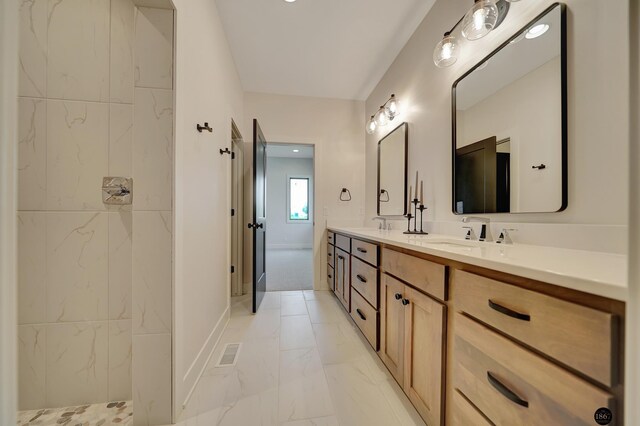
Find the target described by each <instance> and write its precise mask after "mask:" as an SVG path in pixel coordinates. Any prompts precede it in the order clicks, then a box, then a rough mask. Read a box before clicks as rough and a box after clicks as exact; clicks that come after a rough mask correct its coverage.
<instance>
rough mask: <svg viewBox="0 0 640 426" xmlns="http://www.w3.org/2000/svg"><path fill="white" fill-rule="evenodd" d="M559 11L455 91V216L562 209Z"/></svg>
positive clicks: (559, 8)
mask: <svg viewBox="0 0 640 426" xmlns="http://www.w3.org/2000/svg"><path fill="white" fill-rule="evenodd" d="M565 50H566V49H565V17H564V6H563V5H560V4H555V5H553V6H551V7H550V8H549V9H547V11H545V12H544V13H543V14H542V15H541V16H539V17H538V18H536V19H535V20H534V21H532V22H531V23H529V24H528V25H527V26H526V27H524V28H523V29H522V30H521V31H519V32H518V33H517V34H515V35H514V36H513V37H512V38H511V39H510V40H509V41H508V42H507V43H505V44H504V45H502V46H501V47H500V48H498V49H497V50H496V51H494V52H493V53H492V54H491V55H490V56H489V57H488V58H486V59H485V60H483V61H482V62H480V63H479V64H478V65H476V66H475V67H474V68H473V69H472V70H471V71H469V72H468V73H467V74H465V75H464V76H462V77H461V78H460V79H459V80H458V81H457V82H456V83H454V86H453V105H454V110H453V120H454V135H453V144H454V145H453V149H454V155H455V161H454V169H455V170H454V175H453V179H454V186H453V189H454V194H453V211H454V212H455V213H457V214H468V213H523V212H555V211H560V210H563V209H564V208H565V207H566V81H565V75H566V54H565Z"/></svg>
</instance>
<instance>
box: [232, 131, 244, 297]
mask: <svg viewBox="0 0 640 426" xmlns="http://www.w3.org/2000/svg"><path fill="white" fill-rule="evenodd" d="M243 144H244V140H243V139H242V134H241V133H240V130H239V129H238V126H237V125H236V123H235V121H234V120H233V119H231V208H232V209H234V210H235V211H234V215H233V216H232V217H231V241H230V249H229V250H230V253H231V265H232V266H233V267H234V272H233V273H232V274H231V283H230V286H231V296H242V295H243V294H244V293H245V292H244V291H243V288H244V255H243V254H244V253H243V250H244V226H245V217H244V150H243Z"/></svg>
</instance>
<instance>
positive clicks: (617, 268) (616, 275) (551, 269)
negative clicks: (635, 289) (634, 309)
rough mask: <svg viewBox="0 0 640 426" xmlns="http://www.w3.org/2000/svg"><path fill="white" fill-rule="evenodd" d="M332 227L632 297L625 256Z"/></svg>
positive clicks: (545, 279) (613, 295)
mask: <svg viewBox="0 0 640 426" xmlns="http://www.w3.org/2000/svg"><path fill="white" fill-rule="evenodd" d="M329 230H330V231H334V232H338V233H343V234H349V235H351V236H354V237H360V238H365V239H369V240H374V241H378V242H381V243H385V244H389V245H395V246H398V247H402V248H406V249H409V250H414V251H418V252H422V253H426V254H430V255H433V256H439V257H443V258H447V259H451V260H454V261H458V262H463V263H467V264H470V265H475V266H480V267H483V268H487V269H493V270H496V271H501V272H505V273H508V274H512V275H517V276H521V277H525V278H530V279H533V280H537V281H542V282H546V283H549V284H555V285H558V286H562V287H567V288H571V289H574V290H578V291H583V292H585V293H591V294H596V295H599V296H604V297H608V298H611V299H616V300H621V301H626V300H627V256H625V255H620V254H612V253H601V252H594V251H586V250H573V249H564V248H557V247H544V246H533V245H526V244H510V245H502V244H497V243H495V242H490V243H484V242H476V241H473V242H469V241H465V240H464V239H460V238H455V237H450V236H447V235H435V234H429V235H405V234H403V233H402V231H398V230H392V231H382V230H377V229H373V228H340V227H329ZM443 241H444V243H443ZM448 242H451V243H452V244H450V243H448ZM456 243H459V244H460V245H457V244H456Z"/></svg>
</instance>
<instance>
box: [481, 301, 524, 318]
mask: <svg viewBox="0 0 640 426" xmlns="http://www.w3.org/2000/svg"><path fill="white" fill-rule="evenodd" d="M489 307H490V308H491V309H493V310H494V311H497V312H500V313H501V314H503V315H506V316H508V317H511V318H515V319H519V320H521V321H531V316H530V315H527V314H521V313H520V312H516V311H514V310H512V309H509V308H506V307H504V306H502V305H498V304H497V303H495V302H493V301H492V300H491V299H489Z"/></svg>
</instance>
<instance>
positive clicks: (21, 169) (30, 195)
mask: <svg viewBox="0 0 640 426" xmlns="http://www.w3.org/2000/svg"><path fill="white" fill-rule="evenodd" d="M46 201H47V103H46V101H45V100H44V99H34V98H18V209H19V210H44V209H45V205H46Z"/></svg>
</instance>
